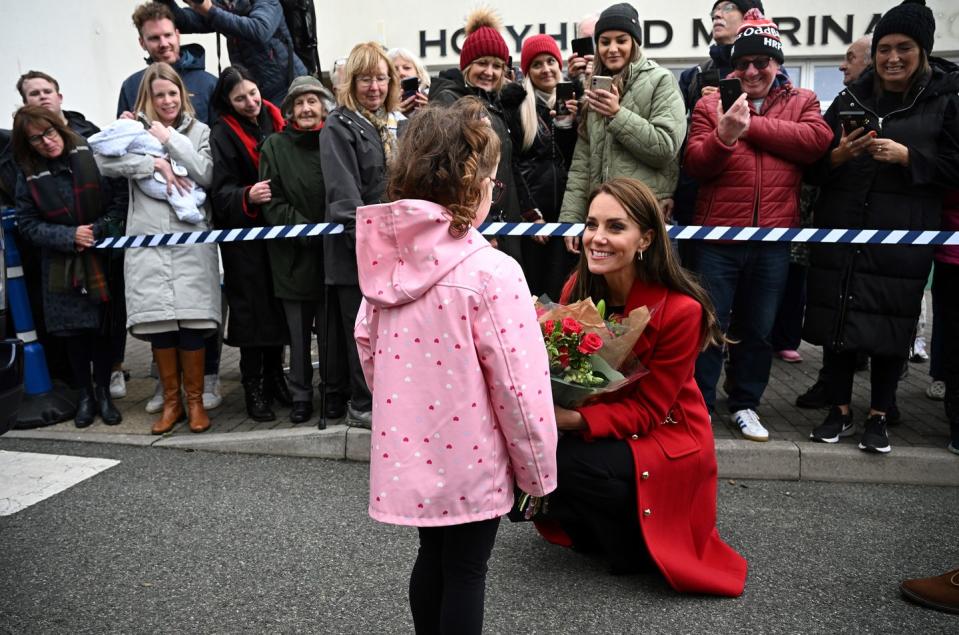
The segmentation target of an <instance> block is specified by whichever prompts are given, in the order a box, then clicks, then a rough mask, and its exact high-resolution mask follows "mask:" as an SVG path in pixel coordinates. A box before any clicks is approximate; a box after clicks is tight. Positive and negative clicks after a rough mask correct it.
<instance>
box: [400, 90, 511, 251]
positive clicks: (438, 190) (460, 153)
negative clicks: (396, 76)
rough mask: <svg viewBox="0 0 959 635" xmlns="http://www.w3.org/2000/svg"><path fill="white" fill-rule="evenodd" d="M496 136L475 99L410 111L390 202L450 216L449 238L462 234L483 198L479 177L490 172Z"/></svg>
mask: <svg viewBox="0 0 959 635" xmlns="http://www.w3.org/2000/svg"><path fill="white" fill-rule="evenodd" d="M499 151H500V143H499V137H497V136H496V133H495V132H494V131H493V128H492V126H490V123H489V119H488V116H487V114H486V108H485V107H484V106H483V102H481V101H480V100H479V99H477V98H476V97H464V98H462V99H459V100H457V101H456V102H455V103H454V104H453V105H452V106H448V107H445V106H436V105H431V106H428V107H426V108H423V109H421V110H418V111H417V112H416V116H415V117H413V118H412V119H411V120H410V122H409V124H408V125H407V126H406V130H405V132H404V133H403V136H402V137H401V138H400V143H399V152H398V156H397V158H396V160H394V161H393V164H392V168H391V171H390V178H389V185H388V187H387V195H388V196H389V199H390V200H391V201H398V200H401V199H406V198H414V199H422V200H426V201H431V202H433V203H436V204H437V205H442V206H443V207H445V208H446V209H447V210H449V214H450V235H452V236H453V237H456V238H460V237H462V236H465V235H466V232H467V231H468V230H469V228H470V225H471V224H472V222H473V219H475V218H476V208H477V206H478V205H479V203H480V201H481V200H482V198H483V188H484V187H486V183H485V179H486V178H487V177H490V178H492V177H493V176H494V175H495V174H496V166H497V165H498V164H499Z"/></svg>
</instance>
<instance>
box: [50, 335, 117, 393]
mask: <svg viewBox="0 0 959 635" xmlns="http://www.w3.org/2000/svg"><path fill="white" fill-rule="evenodd" d="M59 339H60V340H61V341H62V342H63V343H64V344H65V348H66V352H67V359H68V360H69V361H70V370H71V371H72V373H73V383H74V386H75V387H77V388H92V386H91V384H90V365H91V364H93V381H95V382H96V385H97V386H98V387H100V388H106V387H109V386H110V371H111V369H112V368H113V348H112V347H111V345H110V344H111V342H112V337H111V335H110V334H109V333H108V334H101V333H100V332H98V331H96V330H94V329H90V330H82V331H72V332H71V334H70V335H67V336H62V337H60V338H59Z"/></svg>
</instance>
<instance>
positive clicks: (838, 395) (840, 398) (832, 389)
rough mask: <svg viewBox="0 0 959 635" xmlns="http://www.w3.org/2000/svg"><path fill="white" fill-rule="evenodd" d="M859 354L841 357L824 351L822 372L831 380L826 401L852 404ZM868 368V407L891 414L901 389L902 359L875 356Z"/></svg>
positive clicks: (843, 404) (832, 351) (833, 352)
mask: <svg viewBox="0 0 959 635" xmlns="http://www.w3.org/2000/svg"><path fill="white" fill-rule="evenodd" d="M857 357H858V353H857V352H856V351H843V352H841V353H838V352H836V351H834V350H830V349H828V348H824V349H823V351H822V365H823V370H824V371H826V374H827V375H828V378H829V383H828V384H827V393H826V395H827V397H828V399H829V403H830V404H831V405H834V406H845V405H848V404H849V402H850V401H852V382H853V376H855V374H856V366H857V365H858V362H857ZM871 359H872V364H871V365H870V367H869V382H870V384H871V388H870V396H869V406H870V408H872V409H873V410H876V411H878V412H888V411H889V406H890V405H892V404H894V403H895V402H896V388H897V387H898V386H899V371H900V370H901V369H902V364H903V362H905V361H906V360H905V354H903V357H880V356H877V355H873V356H872V358H871Z"/></svg>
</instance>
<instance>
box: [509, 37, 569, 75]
mask: <svg viewBox="0 0 959 635" xmlns="http://www.w3.org/2000/svg"><path fill="white" fill-rule="evenodd" d="M543 53H549V54H550V55H552V56H553V57H555V58H556V61H557V62H559V68H560V70H562V68H563V55H562V54H561V53H560V52H559V46H558V45H557V44H556V40H554V39H553V36H551V35H546V34H545V33H542V34H540V35H534V36H533V37H528V38H526V40H525V41H524V42H523V53H522V57H521V58H520V68H521V69H523V75H529V67H530V66H531V65H532V64H533V60H535V59H536V57H537V56H539V55H542V54H543Z"/></svg>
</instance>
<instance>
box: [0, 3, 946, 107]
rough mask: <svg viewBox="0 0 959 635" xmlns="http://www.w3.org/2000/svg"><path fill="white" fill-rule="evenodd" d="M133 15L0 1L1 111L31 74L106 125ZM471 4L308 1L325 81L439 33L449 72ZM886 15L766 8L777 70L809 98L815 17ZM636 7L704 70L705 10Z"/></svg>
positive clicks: (876, 9) (559, 19) (540, 17)
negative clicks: (365, 56) (779, 42)
mask: <svg viewBox="0 0 959 635" xmlns="http://www.w3.org/2000/svg"><path fill="white" fill-rule="evenodd" d="M137 4H139V1H138V0H29V1H27V2H24V1H22V0H0V10H2V13H0V15H3V17H4V24H5V27H6V28H4V35H3V37H2V38H0V60H2V62H0V107H2V106H6V107H8V109H9V111H10V112H12V111H13V110H14V109H16V108H17V107H18V106H19V105H20V97H19V95H18V94H17V92H16V89H15V84H16V80H17V77H19V75H20V74H21V73H23V72H25V71H27V70H30V69H36V70H42V71H44V72H47V73H50V74H51V75H53V76H54V77H56V78H57V79H58V80H59V82H60V87H61V90H62V92H63V94H64V97H65V102H64V105H65V107H66V108H68V109H70V110H79V111H81V112H83V113H84V114H86V115H87V117H89V118H90V119H91V120H93V121H94V122H96V123H104V122H107V121H109V120H110V119H112V118H113V116H114V115H115V112H116V103H117V94H118V92H119V88H120V84H121V82H122V81H123V80H124V78H126V77H127V76H128V75H129V74H130V73H132V72H134V71H135V70H137V69H139V68H141V66H142V64H143V63H144V62H143V52H142V50H141V49H140V47H139V45H138V44H137V34H136V31H135V30H134V27H133V25H132V23H131V21H130V15H131V13H132V12H133V9H134V7H136V5H137ZM475 4H476V3H474V2H462V1H457V0H453V1H449V0H428V1H423V2H409V3H403V4H399V3H397V2H395V0H394V1H392V2H387V1H386V0H347V1H345V2H344V1H343V0H336V1H333V0H316V7H317V21H318V24H319V50H320V60H321V63H322V64H323V67H324V68H326V69H329V67H330V66H331V65H332V62H333V60H334V59H336V58H338V57H344V56H345V55H346V54H347V53H349V50H350V48H351V47H352V46H353V45H354V44H356V43H357V42H361V41H366V40H377V41H379V42H382V43H383V44H385V45H386V46H388V47H393V46H403V47H406V48H409V49H411V50H413V51H414V52H415V53H419V52H420V40H421V37H422V38H423V39H425V40H427V41H436V40H439V39H441V35H442V34H443V31H444V30H445V38H443V39H444V41H445V42H446V51H445V52H446V54H445V56H444V55H442V54H441V53H442V50H441V47H440V46H439V45H436V44H434V45H431V46H427V47H426V48H425V49H424V52H425V59H426V62H427V63H428V64H430V65H431V66H434V67H435V66H446V65H454V64H457V63H458V59H459V55H458V53H457V52H456V51H455V50H454V47H453V45H454V37H453V36H454V33H455V32H456V31H457V29H459V28H461V27H462V25H463V22H464V19H465V16H466V14H467V13H468V12H469V11H470V9H471V7H473V6H474V5H475ZM488 4H490V5H492V6H494V7H495V8H497V10H499V11H500V13H501V15H502V17H503V20H504V23H505V24H506V25H507V26H508V27H511V28H512V32H513V33H517V34H522V33H523V32H524V30H525V29H527V27H528V31H526V34H527V35H532V34H534V33H538V32H540V25H541V24H542V25H543V27H542V28H543V29H545V31H546V32H548V33H551V34H554V35H561V34H562V32H563V27H564V25H565V29H566V32H565V33H566V41H567V42H568V41H569V40H570V39H572V38H573V37H575V33H574V28H575V23H576V21H577V20H578V19H579V18H580V17H581V16H582V15H583V14H584V13H585V12H587V11H588V10H589V7H588V5H584V4H583V3H582V2H575V1H573V0H551V1H550V2H544V1H543V0H527V1H526V2H515V1H513V2H504V1H503V0H490V1H489V2H488ZM608 4H612V0H607V2H606V3H602V4H597V5H596V6H595V9H596V10H597V11H598V10H601V9H603V8H604V7H605V6H607V5H608ZM895 4H897V1H896V0H855V1H848V0H847V1H845V2H836V0H805V1H804V2H802V3H799V2H795V1H794V0H765V1H764V5H765V7H766V9H767V13H768V14H769V16H770V17H773V18H785V19H780V26H784V25H785V26H787V27H794V28H796V31H795V37H796V38H797V39H798V43H793V42H790V41H789V40H788V39H786V41H785V42H784V49H785V53H786V58H787V66H789V67H791V68H793V69H797V74H799V75H801V77H800V78H799V80H800V83H801V84H802V85H804V86H810V87H812V86H814V85H815V83H818V82H815V83H814V79H813V76H814V74H815V72H816V71H817V70H818V71H819V72H822V73H825V72H831V71H830V70H829V69H830V68H831V67H832V65H833V61H834V60H836V59H838V58H839V57H841V56H842V54H843V53H844V51H845V48H846V43H844V42H843V41H842V38H841V37H840V36H839V35H838V34H837V33H836V31H835V29H832V30H830V29H827V30H826V32H825V37H824V32H823V24H824V16H830V17H831V18H832V19H833V21H834V22H836V23H837V24H838V25H839V26H840V27H841V28H845V26H846V24H847V20H851V24H852V35H853V37H859V36H860V35H862V34H863V33H864V32H865V30H866V29H867V28H868V27H869V25H870V23H871V21H872V19H873V17H874V15H875V14H877V13H882V12H883V11H885V10H886V9H888V8H890V7H892V6H894V5H895ZM928 4H929V6H930V8H932V9H933V11H934V13H935V15H936V21H937V27H938V28H937V32H936V47H935V50H936V52H937V53H939V54H943V55H945V56H947V57H953V58H955V57H957V56H959V2H957V1H956V0H928ZM634 6H636V7H637V8H638V9H639V10H640V18H641V19H642V20H644V21H648V22H650V25H649V27H648V28H649V38H648V42H646V43H645V46H644V48H645V50H646V52H647V54H648V55H649V56H650V57H652V58H653V59H656V60H658V61H660V62H661V63H663V64H664V65H667V66H671V67H679V66H682V65H683V64H686V63H688V62H691V61H696V60H700V59H703V57H704V56H705V52H706V48H707V44H706V42H705V41H704V40H702V39H700V40H699V41H698V43H697V42H696V41H695V40H696V38H695V32H696V31H695V27H694V21H695V20H701V22H702V25H703V28H704V29H708V20H707V19H706V13H707V12H708V10H709V8H710V6H711V0H704V1H697V2H692V1H690V0H674V1H673V2H658V3H640V2H634ZM647 8H648V13H647ZM665 25H668V27H667V26H665ZM669 30H671V31H672V38H671V40H670V42H669V44H668V45H666V46H660V47H657V46H656V44H659V43H662V42H663V41H664V40H665V38H666V36H667V34H668V32H669ZM504 36H505V37H506V41H507V44H509V45H510V48H511V49H515V53H514V55H515V57H516V59H517V60H518V58H519V46H518V45H517V44H516V42H515V38H514V37H513V35H511V33H510V32H509V30H507V32H506V33H505V34H504ZM560 39H562V38H560ZM182 41H183V42H184V43H186V42H199V43H201V44H202V45H203V46H204V47H205V48H206V51H207V60H206V65H207V70H208V71H210V72H211V73H214V74H216V62H217V60H216V40H215V38H214V37H213V36H211V35H206V36H193V35H189V36H187V35H185V36H183V38H182ZM459 42H461V40H460V39H455V43H456V44H457V45H458V44H459ZM810 42H811V43H810ZM823 42H825V43H823ZM223 55H224V59H223V65H224V66H225V65H226V64H227V63H228V60H227V59H226V48H225V46H224V51H223ZM817 60H819V62H818V63H817ZM800 71H801V72H800ZM823 98H824V99H829V96H825V95H823ZM3 125H4V124H3V123H0V126H3ZM6 125H9V124H6Z"/></svg>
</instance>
